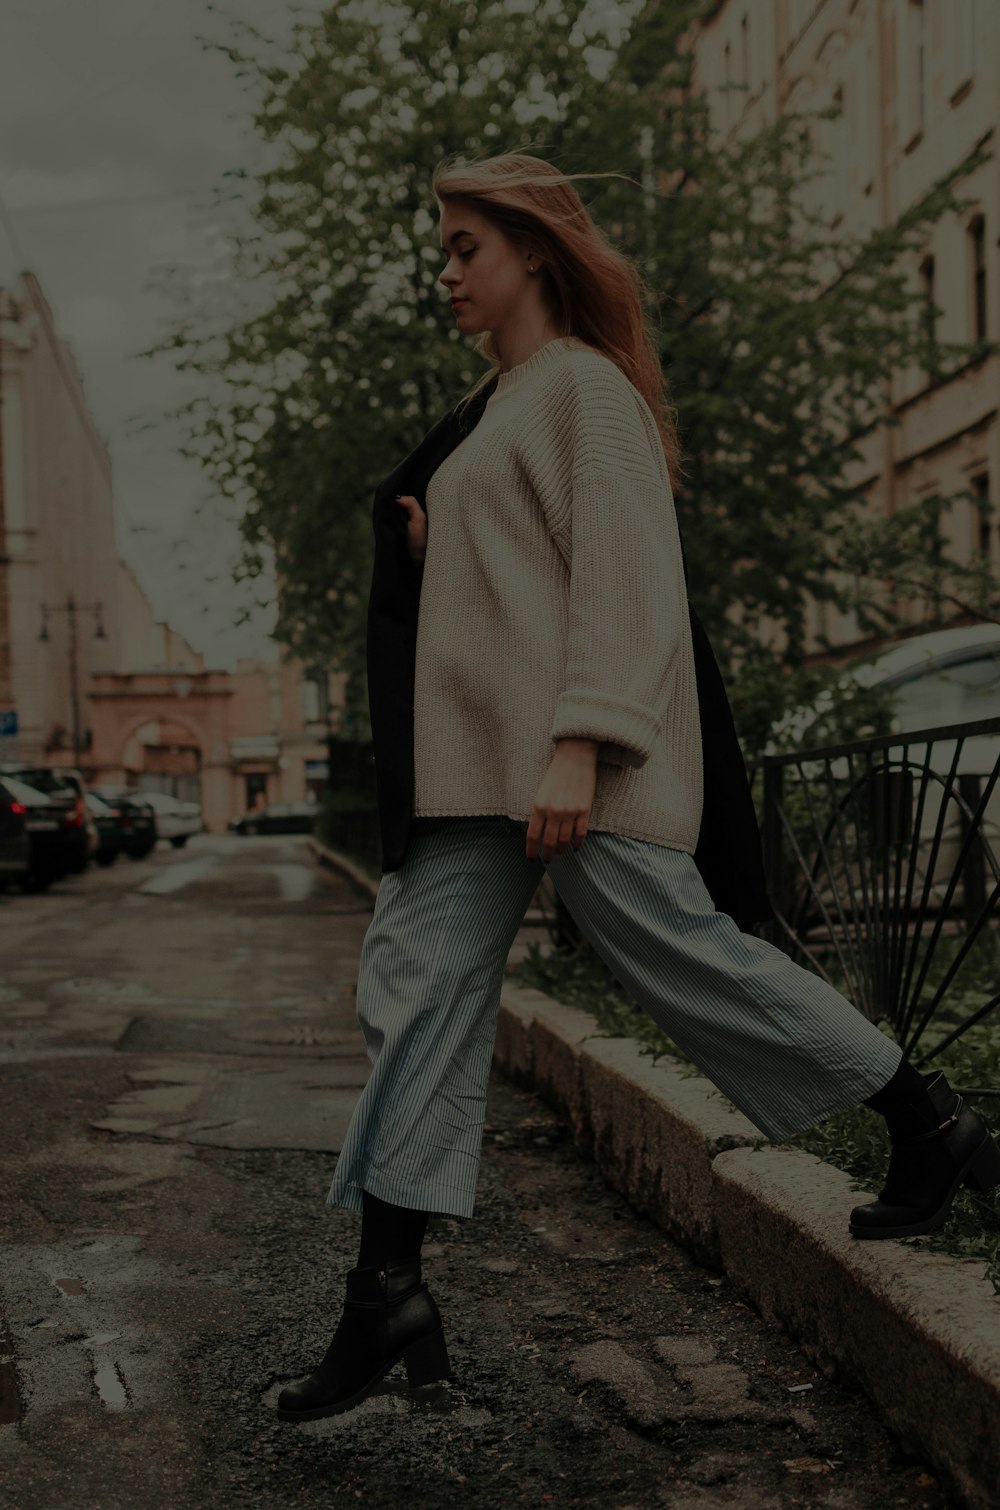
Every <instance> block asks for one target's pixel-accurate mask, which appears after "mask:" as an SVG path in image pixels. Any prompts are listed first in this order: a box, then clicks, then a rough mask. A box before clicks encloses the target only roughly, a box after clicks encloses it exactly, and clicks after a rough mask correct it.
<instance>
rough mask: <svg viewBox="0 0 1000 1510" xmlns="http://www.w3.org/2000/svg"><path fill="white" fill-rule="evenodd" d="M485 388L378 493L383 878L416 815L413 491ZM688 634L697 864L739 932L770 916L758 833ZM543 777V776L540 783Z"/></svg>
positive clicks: (736, 759) (713, 692)
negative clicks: (698, 805)
mask: <svg viewBox="0 0 1000 1510" xmlns="http://www.w3.org/2000/svg"><path fill="white" fill-rule="evenodd" d="M493 388H494V384H493V383H490V384H489V385H488V386H487V387H486V388H484V389H483V390H482V391H481V392H480V393H478V394H477V395H476V397H475V399H474V400H473V402H472V403H471V404H470V405H469V406H468V408H467V410H466V412H465V414H464V415H463V416H461V417H459V416H458V415H457V414H456V411H455V410H454V409H452V410H450V411H449V412H448V413H447V414H446V415H445V416H444V417H443V418H442V419H440V420H438V422H437V424H436V425H434V427H433V428H432V429H431V430H429V431H428V433H427V434H426V435H425V436H424V438H423V440H422V441H421V442H420V444H419V445H418V446H417V447H416V449H415V450H413V451H411V452H410V454H409V456H407V457H405V458H404V460H403V461H401V462H400V463H399V466H398V467H396V469H395V471H393V472H390V474H389V476H388V477H386V478H384V479H383V481H382V482H380V483H379V485H378V487H377V488H376V489H375V495H374V502H373V508H372V524H373V527H374V531H375V558H374V564H373V568H372V584H371V593H370V596H369V601H368V645H367V664H368V701H369V711H370V716H371V726H372V740H373V743H374V753H375V779H376V784H377V788H378V806H379V826H380V832H381V840H382V873H383V874H385V873H386V872H387V871H390V870H398V869H399V867H400V866H401V865H402V863H403V858H404V856H405V854H406V844H407V839H408V836H409V831H410V819H411V816H412V813H413V790H414V774H413V694H414V679H415V669H416V648H417V611H418V608H419V605H420V583H421V578H422V576H423V568H422V567H421V566H418V565H417V564H416V563H415V562H414V561H413V560H412V559H411V557H410V554H409V551H408V550H407V546H406V525H407V516H406V510H405V509H404V508H402V507H401V506H400V505H399V504H398V503H396V502H395V501H394V499H395V495H396V494H397V493H405V494H410V495H412V496H413V497H414V498H416V499H417V500H418V501H419V503H420V505H421V507H422V508H426V490H427V484H428V483H429V482H430V479H431V477H432V476H433V475H434V473H435V472H436V471H437V469H438V467H439V466H440V465H441V463H442V462H443V461H444V459H445V457H446V456H448V455H449V453H450V452H451V451H453V450H454V449H455V447H456V446H457V445H458V444H459V442H460V441H461V440H463V439H464V437H465V436H466V435H467V434H468V433H469V431H470V430H472V429H473V428H474V426H475V425H476V424H477V423H478V421H479V419H480V418H481V416H482V412H483V409H484V408H485V406H486V401H487V399H488V398H489V396H490V394H491V393H492V391H493ZM688 609H689V613H690V616H691V635H692V642H693V648H694V661H695V672H696V676H697V683H698V706H699V711H700V714H701V741H702V754H703V758H704V778H705V802H704V809H703V813H702V820H701V830H700V833H699V838H698V846H697V848H696V850H695V854H694V859H695V863H696V864H697V866H698V869H699V870H700V871H701V874H702V878H703V879H704V881H705V885H706V886H707V888H708V891H709V892H710V894H711V896H712V900H713V901H714V902H715V905H716V908H717V910H719V911H721V912H728V913H729V914H730V916H731V917H733V918H735V920H736V922H737V923H738V924H739V926H740V927H741V928H751V927H752V926H753V925H754V924H755V923H759V922H765V921H767V920H768V919H769V918H772V917H773V916H774V913H773V911H772V908H771V904H770V901H769V898H768V894H767V885H766V881H765V877H764V865H763V858H762V854H761V845H760V832H759V829H758V826H757V815H756V812H755V811H754V805H753V799H752V797H751V795H750V785H749V781H748V779H747V772H746V766H745V765H744V762H743V754H742V751H741V750H740V746H739V742H738V740H737V738H736V728H735V725H734V723H733V716H732V712H731V710H730V707H729V699H728V697H727V695H726V689H725V684H724V683H723V680H722V675H721V673H720V671H719V667H718V663H717V662H716V659H715V655H714V654H713V651H712V647H711V645H710V644H709V641H708V637H707V636H706V634H705V631H704V629H703V628H702V626H701V624H700V622H699V621H698V618H697V616H696V615H695V612H694V609H693V608H691V606H690V604H689V605H688ZM541 775H542V773H541V772H539V779H540V778H541Z"/></svg>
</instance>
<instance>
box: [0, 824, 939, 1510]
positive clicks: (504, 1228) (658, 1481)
mask: <svg viewBox="0 0 1000 1510" xmlns="http://www.w3.org/2000/svg"><path fill="white" fill-rule="evenodd" d="M269 843H270V845H271V847H270V848H268V845H269ZM303 857H304V852H303V851H302V850H301V849H299V848H298V847H297V841H278V843H277V844H274V842H273V841H266V840H261V841H257V847H256V848H241V847H240V846H239V845H238V844H237V843H236V842H235V841H234V842H233V844H231V845H230V844H228V842H227V841H221V840H220V841H208V840H205V841H204V843H203V844H202V846H201V853H200V854H199V852H198V847H197V845H196V846H195V854H194V855H193V856H191V857H188V859H187V860H185V862H184V863H186V864H189V865H190V863H191V860H192V859H196V860H197V859H204V860H207V861H209V862H210V863H209V864H208V867H207V869H206V868H205V867H203V868H202V869H200V870H198V871H190V870H189V872H188V874H189V875H192V876H194V877H195V878H196V879H194V880H192V881H191V883H190V888H189V886H188V883H186V882H184V881H183V873H182V872H178V871H174V870H173V869H172V867H174V866H175V865H177V864H178V863H179V862H178V860H177V859H176V858H175V857H174V856H173V855H164V854H162V853H158V854H157V855H156V856H154V857H151V859H150V861H149V862H144V865H143V866H137V867H135V868H134V869H133V870H131V871H118V870H117V869H116V870H115V871H113V872H111V873H100V874H89V873H88V875H86V876H84V877H80V878H77V879H76V880H75V881H74V883H73V884H72V885H71V886H70V885H67V886H66V887H65V889H64V890H63V891H62V892H61V893H60V894H57V893H56V891H53V892H52V893H50V894H49V895H48V896H47V897H42V898H27V897H19V896H11V897H6V898H0V950H2V951H3V954H4V958H5V959H6V960H7V961H11V960H12V959H13V960H14V964H13V967H12V971H11V972H8V973H7V976H6V979H7V982H8V984H7V985H6V986H5V988H4V991H3V993H2V994H0V1026H2V1028H3V1032H2V1034H0V1102H2V1104H3V1106H4V1123H5V1138H4V1145H3V1147H2V1149H0V1196H2V1199H0V1482H2V1484H3V1486H4V1488H3V1503H4V1505H5V1506H9V1507H11V1510H63V1507H64V1506H70V1505H72V1506H73V1507H74V1510H76V1507H80V1510H86V1507H94V1510H98V1507H100V1510H105V1507H108V1510H117V1507H119V1506H120V1507H122V1510H125V1507H128V1510H133V1507H135V1506H136V1505H139V1504H142V1505H144V1506H146V1507H148V1510H160V1507H163V1510H167V1507H169V1510H188V1507H191V1510H194V1507H198V1510H202V1507H207V1506H211V1507H213V1510H214V1507H219V1510H229V1507H233V1510H235V1507H246V1506H260V1507H267V1510H283V1507H285V1506H286V1505H287V1506H289V1507H291V1506H296V1507H311V1506H316V1507H319V1506H324V1507H325V1506H329V1505H330V1504H331V1503H335V1504H341V1503H344V1504H347V1503H354V1502H356V1501H361V1502H362V1503H367V1504H370V1505H377V1506H386V1507H388V1506H393V1507H395V1506H396V1505H397V1504H398V1503H399V1502H400V1501H401V1500H402V1499H404V1498H405V1499H406V1501H407V1502H408V1503H409V1504H410V1505H411V1506H415V1507H426V1510H436V1507H438V1506H441V1507H449V1510H450V1507H453V1506H456V1505H461V1506H470V1507H473V1506H475V1507H479V1506H484V1507H485V1506H517V1507H520V1506H529V1505H530V1506H536V1505H547V1504H553V1505H557V1506H558V1505H564V1506H567V1507H575V1506H595V1507H597V1506H600V1507H602V1510H605V1507H606V1510H630V1507H646V1506H676V1507H684V1510H687V1507H692V1510H695V1507H701V1506H705V1507H709V1506H711V1507H714V1506H734V1507H740V1510H753V1507H757V1506H760V1507H765V1506H766V1507H769V1510H770V1507H785V1506H831V1507H833V1506H836V1507H851V1510H869V1507H870V1510H884V1507H886V1506H892V1505H901V1506H907V1507H911V1510H921V1507H928V1510H938V1507H942V1506H946V1505H948V1504H949V1503H951V1502H950V1501H949V1500H948V1499H947V1497H946V1496H945V1495H944V1494H943V1493H942V1491H941V1489H940V1487H939V1486H938V1485H937V1484H936V1482H935V1480H934V1478H933V1476H932V1475H931V1474H930V1473H929V1472H928V1471H927V1470H926V1468H925V1467H924V1465H922V1464H921V1463H920V1462H918V1461H915V1460H913V1459H912V1458H910V1457H907V1456H905V1455H904V1454H902V1453H901V1452H900V1451H899V1449H898V1448H897V1447H896V1446H895V1445H894V1443H893V1441H892V1439H891V1438H890V1437H889V1436H888V1434H887V1433H886V1431H885V1430H884V1429H883V1427H882V1426H881V1425H880V1424H879V1421H878V1419H877V1417H876V1416H875V1415H874V1413H873V1412H872V1410H871V1408H870V1407H869V1405H868V1403H867V1401H866V1400H865V1399H864V1397H863V1396H861V1395H859V1394H857V1393H855V1392H852V1391H850V1390H849V1389H845V1388H843V1387H842V1386H840V1385H838V1384H836V1383H835V1382H833V1381H831V1380H828V1379H826V1378H824V1377H823V1375H822V1374H821V1373H820V1372H819V1371H818V1370H817V1369H816V1368H815V1367H814V1366H813V1365H812V1364H810V1363H809V1362H807V1361H806V1360H805V1359H804V1358H803V1356H802V1355H801V1354H800V1353H799V1352H798V1350H797V1349H796V1348H795V1346H794V1345H793V1344H792V1343H791V1342H790V1341H789V1340H788V1339H787V1338H786V1337H785V1336H784V1335H783V1334H782V1333H781V1332H780V1331H778V1330H777V1329H776V1328H774V1327H772V1326H770V1325H768V1324H766V1323H765V1322H763V1321H762V1320H761V1319H760V1318H759V1317H758V1316H756V1315H755V1314H754V1313H753V1312H752V1311H751V1310H750V1309H748V1308H747V1307H746V1306H744V1305H742V1304H741V1303H740V1301H739V1300H738V1298H736V1297H735V1296H734V1295H733V1294H732V1292H731V1290H730V1289H729V1286H728V1285H727V1283H726V1281H725V1280H724V1279H722V1278H720V1277H719V1276H718V1275H716V1274H713V1273H711V1272H709V1271H707V1270H705V1269H703V1268H701V1267H699V1266H698V1265H697V1264H696V1263H694V1262H693V1261H692V1260H691V1259H690V1257H689V1256H688V1255H687V1254H685V1253H684V1252H683V1251H682V1250H681V1249H679V1248H678V1247H677V1246H676V1245H675V1244H674V1243H673V1242H672V1241H671V1240H670V1239H669V1238H667V1237H666V1236H665V1234H663V1233H662V1232H661V1231H659V1229H657V1228H656V1227H654V1226H653V1225H652V1224H651V1223H649V1222H648V1221H646V1220H645V1219H644V1218H641V1217H639V1216H637V1215H636V1214H635V1213H634V1212H633V1211H632V1210H631V1209H630V1208H629V1207H628V1205H627V1204H626V1203H625V1202H624V1200H623V1199H622V1198H621V1197H620V1196H618V1195H617V1194H615V1193H614V1192H613V1191H611V1190H610V1189H609V1188H608V1187H607V1186H606V1185H605V1184H604V1182H603V1180H602V1179H601V1177H600V1175H599V1174H598V1173H597V1172H596V1170H595V1169H594V1167H593V1166H592V1165H588V1164H586V1163H584V1162H582V1161H581V1160H580V1159H579V1158H578V1156H577V1155H576V1153H575V1151H574V1150H573V1147H572V1143H571V1141H570V1140H569V1138H568V1137H567V1135H566V1132H565V1129H564V1128H563V1126H562V1125H561V1123H560V1122H559V1121H558V1120H557V1119H556V1118H555V1117H554V1116H553V1114H552V1113H551V1112H550V1111H549V1110H548V1109H547V1108H546V1107H545V1106H544V1105H543V1104H542V1103H541V1102H539V1101H538V1100H537V1099H536V1098H534V1097H533V1096H531V1095H529V1094H527V1093H526V1092H523V1091H521V1090H518V1089H516V1088H514V1087H513V1086H511V1085H509V1084H507V1083H506V1082H503V1081H502V1080H500V1079H499V1078H497V1077H494V1079H493V1081H492V1082H491V1086H490V1097H489V1105H488V1112H487V1128H486V1133H485V1137H484V1144H483V1165H482V1170H481V1174H480V1182H479V1191H478V1198H477V1211H476V1214H475V1216H474V1217H473V1218H472V1219H471V1220H469V1221H460V1220H457V1219H455V1220H451V1219H447V1218H438V1217H435V1218H432V1219H431V1223H430V1226H429V1230H428V1235H427V1240H426V1242H425V1245H424V1275H425V1278H427V1280H428V1282H429V1283H430V1285H431V1288H432V1290H433V1292H434V1294H435V1296H436V1297H437V1300H438V1303H439V1305H440V1307H441V1311H442V1315H443V1318H444V1321H445V1327H446V1332H447V1337H448V1342H449V1350H450V1354H451V1360H452V1365H453V1369H454V1378H453V1379H452V1380H451V1381H449V1382H447V1383H444V1384H441V1385H434V1386H428V1387H425V1388H424V1389H422V1390H419V1391H415V1392H412V1393H411V1392H410V1391H408V1389H407V1387H406V1382H405V1375H404V1373H403V1371H402V1369H401V1368H400V1369H397V1370H396V1371H394V1373H393V1374H392V1375H390V1376H389V1378H388V1379H386V1380H385V1381H384V1382H383V1384H382V1386H381V1387H380V1388H379V1390H378V1391H377V1392H376V1393H375V1394H373V1395H372V1396H370V1397H369V1399H368V1400H366V1401H365V1402H364V1403H363V1404H362V1405H361V1406H359V1407H358V1408H357V1409H356V1410H354V1411H352V1412H350V1413H348V1414H347V1415H343V1416H340V1417H334V1418H331V1419H328V1420H325V1421H316V1422H310V1423H304V1424H299V1425H296V1424H293V1423H289V1422H283V1421H279V1420H278V1419H277V1418H276V1417H275V1416H274V1414H273V1408H274V1400H275V1397H276V1395H277V1392H278V1390H279V1389H280V1387H281V1385H282V1383H284V1382H285V1381H286V1380H287V1379H289V1378H292V1377H295V1376H296V1375H298V1374H299V1373H302V1372H304V1371H305V1370H306V1369H308V1368H309V1367H311V1366H312V1365H313V1364H314V1363H315V1362H316V1361H318V1359H319V1357H320V1356H322V1353H323V1351H324V1349H325V1347H326V1344H327V1341H328V1340H329V1336H330V1333H331V1331H332V1329H333V1326H334V1325H335V1324H336V1320H337V1317H338V1315H339V1309H340V1300H341V1296H342V1281H343V1275H344V1273H345V1272H346V1270H347V1269H348V1268H350V1267H351V1266H352V1264H353V1263H354V1261H355V1256H356V1252H357V1239H358V1234H359V1231H360V1216H359V1215H357V1214H356V1213H353V1212H348V1211H344V1210H337V1211H332V1210H331V1209H330V1208H328V1207H326V1206H325V1205H324V1196H325V1193H326V1189H327V1186H328V1184H329V1178H330V1175H331V1172H332V1167H333V1163H334V1154H333V1152H332V1149H333V1148H334V1147H335V1146H336V1145H335V1143H334V1142H331V1140H330V1139H329V1137H327V1139H326V1143H325V1144H324V1142H323V1140H322V1138H320V1137H317V1135H316V1128H317V1127H318V1126H320V1125H321V1121H322V1119H321V1118H320V1117H319V1116H318V1115H317V1113H316V1110H315V1105H316V1104H318V1105H319V1106H320V1108H322V1106H324V1105H329V1106H330V1107H331V1115H330V1123H331V1125H332V1124H334V1123H336V1122H337V1121H338V1119H339V1118H340V1117H341V1115H342V1110H343V1107H342V1103H343V1101H344V1100H345V1099H346V1101H347V1103H348V1104H349V1103H350V1099H351V1098H352V1097H353V1096H355V1095H356V1094H357V1085H358V1084H360V1083H363V1078H364V1074H363V1066H364V1063H365V1060H364V1051H363V1045H362V1044H361V1040H360V1035H359V1034H358V1032H357V1028H356V1024H354V1022H353V1006H352V1004H351V1001H350V993H349V991H346V990H345V989H344V988H345V986H349V984H350V979H349V977H350V971H351V962H352V960H353V961H356V958H357V950H358V948H359V947H360V941H361V938H362V937H363V933H364V928H365V926H366V922H367V916H368V915H370V912H368V913H367V914H366V909H365V908H364V907H363V906H359V903H358V900H357V897H356V895H355V894H354V893H352V892H351V891H350V889H349V888H347V887H346V886H344V885H343V884H342V883H339V882H338V881H336V880H335V879H331V878H329V877H317V879H316V880H315V882H314V883H311V885H310V887H305V885H304V882H303V881H302V876H301V873H300V871H299V870H297V869H296V867H300V866H302V865H303ZM282 868H283V869H282ZM293 872H294V877H293ZM151 885H152V887H153V889H152V890H150V889H149V887H150V886H151ZM188 892H189V894H186V893H188ZM248 924H249V925H250V926H247V925H248ZM282 936H284V937H285V938H286V940H287V949H286V955H287V958H286V960H285V963H284V965H283V964H282V950H281V948H280V947H279V943H280V939H281V937H282ZM45 939H48V940H49V941H50V943H49V945H48V947H45V948H43V947H42V945H43V941H44V940H45ZM51 941H54V943H53V942H51ZM178 941H181V942H182V946H183V947H182V948H180V949H179V948H178ZM12 949H13V950H14V951H15V952H14V954H12V953H11V951H12ZM227 949H229V951H230V954H229V955H228V956H227V953H226V951H227ZM101 982H103V983H104V985H103V986H102V985H101ZM74 983H75V984H74ZM268 1021H269V1022H270V1024H271V1025H270V1027H268ZM194 1043H197V1044H198V1047H197V1048H195V1047H193V1046H192V1045H193V1044H194ZM359 1067H360V1068H361V1074H360V1077H359V1074H358V1071H359ZM334 1068H336V1069H337V1073H336V1074H335V1073H333V1070H334ZM185 1074H186V1078H185ZM268 1081H270V1084H271V1086H272V1088H273V1095H272V1096H271V1100H270V1101H268V1097H267V1093H266V1085H267V1083H268ZM192 1087H194V1089H193V1090H192ZM247 1087H251V1088H252V1094H251V1093H250V1090H247V1089H246V1088H247ZM296 1087H297V1089H296ZM223 1092H225V1094H226V1095H227V1096H228V1101H227V1108H226V1113H225V1116H224V1117H221V1118H219V1119H218V1122H217V1125H214V1126H213V1118H212V1115H211V1104H210V1103H211V1101H212V1099H213V1098H214V1099H218V1098H219V1097H220V1096H221V1095H222V1094H223ZM244 1092H245V1093H244ZM303 1108H305V1109H306V1111H305V1112H303ZM300 1113H302V1115H301V1116H300ZM264 1133H267V1135H268V1138H267V1140H264ZM274 1138H280V1140H281V1142H280V1146H273V1140H274ZM255 1139H256V1140H257V1142H258V1143H260V1144H261V1146H255ZM213 1140H214V1141H213ZM225 1140H228V1142H227V1141H225ZM297 1141H298V1143H299V1144H300V1145H303V1146H296V1142H297ZM244 1145H246V1146H244Z"/></svg>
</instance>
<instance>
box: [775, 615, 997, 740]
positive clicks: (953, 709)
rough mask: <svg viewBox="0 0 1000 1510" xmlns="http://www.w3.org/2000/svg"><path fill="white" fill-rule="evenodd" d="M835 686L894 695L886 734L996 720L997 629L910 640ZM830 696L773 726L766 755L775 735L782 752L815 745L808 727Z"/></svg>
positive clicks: (853, 669)
mask: <svg viewBox="0 0 1000 1510" xmlns="http://www.w3.org/2000/svg"><path fill="white" fill-rule="evenodd" d="M841 683H842V685H843V687H844V690H845V692H848V691H850V689H851V687H852V685H854V686H860V687H872V686H884V687H888V688H890V689H891V690H892V691H893V692H894V694H895V697H894V705H895V711H894V713H893V718H892V722H891V725H890V727H889V728H888V729H886V733H897V732H898V733H907V732H911V731H912V730H914V729H930V728H933V727H935V726H941V727H945V726H946V725H949V724H959V723H972V722H974V721H975V720H976V719H980V718H994V717H1000V624H963V625H961V626H960V627H959V628H957V629H940V630H935V631H933V632H932V633H930V634H918V635H913V636H912V637H911V638H910V639H906V640H901V641H900V642H899V643H898V644H896V645H890V646H889V647H888V648H887V649H886V650H882V651H880V652H879V653H878V654H877V655H876V656H874V657H870V658H869V657H866V658H865V659H863V660H860V661H856V662H855V663H854V664H853V665H850V666H845V667H844V668H843V671H842V674H841ZM835 695H836V694H835V693H834V692H831V691H826V692H822V693H821V694H820V696H819V697H818V698H817V699H816V701H815V702H814V703H811V704H810V705H809V706H807V707H804V708H796V709H795V710H794V711H793V712H791V713H789V714H786V716H785V717H784V718H783V719H781V720H780V721H779V723H778V724H776V725H775V728H774V738H772V741H771V745H770V746H769V750H771V749H774V748H776V745H777V738H778V736H779V735H780V737H781V739H782V745H783V747H786V748H792V749H794V748H796V747H798V748H801V749H806V748H809V747H810V746H811V745H812V744H813V743H815V742H816V741H814V740H813V739H811V738H810V735H809V729H810V726H811V725H813V724H815V723H816V721H817V720H818V719H819V718H820V716H821V715H822V714H824V713H826V712H828V711H829V710H830V708H831V707H832V705H833V700H834V697H835ZM990 738H991V739H992V736H990ZM997 745H998V748H1000V736H998V737H997Z"/></svg>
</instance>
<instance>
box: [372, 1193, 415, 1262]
mask: <svg viewBox="0 0 1000 1510" xmlns="http://www.w3.org/2000/svg"><path fill="white" fill-rule="evenodd" d="M361 1204H362V1213H361V1249H360V1252H359V1253H358V1268H359V1269H365V1268H375V1267H376V1266H377V1265H380V1264H398V1263H406V1262H407V1261H409V1260H411V1259H414V1258H419V1257H420V1246H421V1244H422V1243H423V1240H424V1233H425V1232H426V1230H427V1218H428V1215H429V1213H428V1212H426V1211H414V1210H412V1209H411V1208H410V1207H409V1206H394V1205H392V1203H391V1202H390V1201H383V1200H380V1199H379V1197H378V1196H377V1195H371V1194H370V1193H369V1192H368V1191H367V1190H363V1191H362V1192H361Z"/></svg>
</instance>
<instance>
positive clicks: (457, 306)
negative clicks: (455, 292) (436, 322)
mask: <svg viewBox="0 0 1000 1510" xmlns="http://www.w3.org/2000/svg"><path fill="white" fill-rule="evenodd" d="M468 302H469V301H468V299H452V301H451V307H452V309H461V307H462V305H463V304H468Z"/></svg>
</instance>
